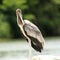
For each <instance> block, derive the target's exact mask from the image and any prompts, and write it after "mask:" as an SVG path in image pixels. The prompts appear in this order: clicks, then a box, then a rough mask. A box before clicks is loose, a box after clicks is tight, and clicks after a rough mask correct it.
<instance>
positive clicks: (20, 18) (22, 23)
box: [17, 14, 24, 26]
mask: <svg viewBox="0 0 60 60" xmlns="http://www.w3.org/2000/svg"><path fill="white" fill-rule="evenodd" d="M17 23H18V26H19V25H21V26H23V25H24V21H23V18H22V15H21V14H20V15H19V14H18V16H17Z"/></svg>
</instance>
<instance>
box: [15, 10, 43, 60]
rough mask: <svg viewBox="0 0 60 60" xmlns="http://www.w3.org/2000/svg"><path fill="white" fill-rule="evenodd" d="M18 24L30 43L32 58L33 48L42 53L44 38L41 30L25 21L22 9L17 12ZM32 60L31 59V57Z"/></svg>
mask: <svg viewBox="0 0 60 60" xmlns="http://www.w3.org/2000/svg"><path fill="white" fill-rule="evenodd" d="M16 16H17V24H18V26H19V28H20V30H21V32H22V34H23V36H24V37H25V38H26V40H27V42H28V43H29V47H30V49H29V53H30V56H31V46H32V47H33V48H34V49H35V50H36V51H39V52H41V51H42V49H43V47H44V38H43V36H42V34H41V31H40V30H39V28H38V27H37V26H36V25H35V24H33V23H32V22H30V21H28V20H23V18H22V11H21V9H17V10H16ZM30 60H31V57H30Z"/></svg>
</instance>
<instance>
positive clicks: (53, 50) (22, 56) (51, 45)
mask: <svg viewBox="0 0 60 60" xmlns="http://www.w3.org/2000/svg"><path fill="white" fill-rule="evenodd" d="M28 47H29V46H28V44H27V42H26V41H18V42H1V43H0V60H28V56H29V55H28V49H29V48H28ZM32 51H33V55H37V54H45V55H60V54H59V53H60V39H50V40H47V39H46V43H45V48H44V50H43V51H42V53H39V52H36V51H35V50H33V49H32Z"/></svg>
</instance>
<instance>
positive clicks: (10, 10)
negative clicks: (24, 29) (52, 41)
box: [0, 0, 60, 38]
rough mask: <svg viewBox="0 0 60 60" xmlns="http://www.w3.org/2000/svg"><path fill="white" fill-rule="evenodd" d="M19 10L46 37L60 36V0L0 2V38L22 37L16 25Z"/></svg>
mask: <svg viewBox="0 0 60 60" xmlns="http://www.w3.org/2000/svg"><path fill="white" fill-rule="evenodd" d="M17 8H19V9H21V10H22V14H23V18H24V19H28V20H30V21H32V22H33V23H34V24H36V25H37V26H38V27H39V29H40V30H41V31H42V34H43V35H44V36H60V0H0V37H3V38H5V37H6V38H19V37H21V33H20V29H19V28H18V26H17V23H16V13H15V11H16V9H17Z"/></svg>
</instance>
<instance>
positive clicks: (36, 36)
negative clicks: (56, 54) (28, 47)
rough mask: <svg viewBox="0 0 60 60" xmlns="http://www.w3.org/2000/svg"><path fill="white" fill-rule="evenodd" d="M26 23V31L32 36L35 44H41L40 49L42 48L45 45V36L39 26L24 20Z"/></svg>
mask: <svg viewBox="0 0 60 60" xmlns="http://www.w3.org/2000/svg"><path fill="white" fill-rule="evenodd" d="M24 23H25V24H24V31H25V32H26V34H27V35H28V36H29V37H30V39H31V40H32V41H33V42H32V43H33V44H34V45H38V46H40V49H42V48H43V45H44V38H43V36H42V34H41V32H40V30H39V29H38V27H37V26H36V25H34V24H33V23H31V22H29V21H27V20H24ZM33 44H32V45H33Z"/></svg>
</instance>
